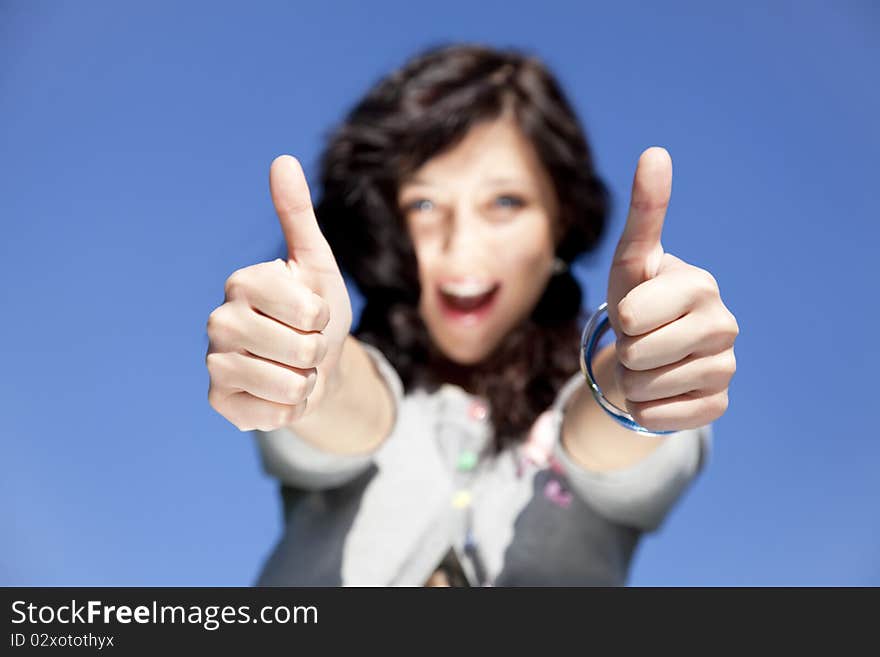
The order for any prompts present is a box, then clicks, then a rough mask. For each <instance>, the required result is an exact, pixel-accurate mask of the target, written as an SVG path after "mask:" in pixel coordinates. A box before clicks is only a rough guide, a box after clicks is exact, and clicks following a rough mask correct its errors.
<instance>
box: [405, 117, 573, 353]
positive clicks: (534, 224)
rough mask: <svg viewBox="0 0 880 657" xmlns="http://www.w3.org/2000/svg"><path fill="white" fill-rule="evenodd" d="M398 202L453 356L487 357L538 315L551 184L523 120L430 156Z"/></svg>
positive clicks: (549, 244)
mask: <svg viewBox="0 0 880 657" xmlns="http://www.w3.org/2000/svg"><path fill="white" fill-rule="evenodd" d="M398 202H399V205H400V208H401V211H402V212H403V213H404V216H405V217H406V222H407V227H408V230H409V234H410V237H411V239H412V241H413V244H414V246H415V251H416V257H417V259H418V265H419V280H420V283H421V290H422V292H421V298H420V300H419V311H420V313H421V316H422V318H423V320H424V322H425V324H426V326H427V329H428V332H429V333H430V335H431V338H432V339H433V341H434V343H435V344H436V345H437V346H438V347H439V348H440V350H441V351H442V352H443V353H444V354H445V355H446V356H447V357H448V358H449V359H450V360H453V361H455V362H457V363H460V364H474V363H478V362H480V361H481V360H483V359H484V358H485V357H486V356H488V355H489V354H490V353H491V352H492V351H493V350H494V349H495V347H497V346H498V344H499V343H500V342H501V340H502V339H503V338H504V336H505V335H507V333H508V332H509V331H510V330H511V329H513V328H514V327H515V326H516V325H517V324H518V323H519V322H521V321H522V320H523V319H525V318H526V317H527V316H528V315H529V314H530V313H531V311H532V309H533V308H534V306H535V304H536V303H537V301H538V299H539V298H540V297H541V294H542V293H543V291H544V288H545V287H546V285H547V282H548V280H549V278H550V276H551V275H552V267H553V259H554V251H555V242H556V239H555V235H554V232H555V228H554V226H555V225H556V214H557V201H556V195H555V192H554V189H553V183H552V181H551V180H550V178H549V176H548V174H547V172H546V171H545V170H544V168H543V166H542V165H541V163H540V161H539V159H538V156H537V153H535V151H534V147H533V146H532V145H531V143H530V142H529V141H528V140H527V139H526V138H525V137H524V136H523V135H522V133H521V132H520V131H519V129H518V128H517V127H516V124H515V123H513V122H512V121H511V120H510V119H507V118H502V119H498V120H495V121H492V122H484V123H481V124H479V125H477V126H475V127H473V128H472V129H471V131H470V132H469V133H468V134H467V135H466V136H465V138H464V140H463V141H461V142H460V143H458V144H457V145H456V146H455V147H454V148H452V149H450V150H448V151H445V152H443V153H441V154H439V155H437V156H436V157H434V158H432V159H430V160H428V161H427V162H425V163H424V164H423V165H422V166H421V167H420V168H419V169H418V170H417V171H415V172H414V173H413V175H412V176H410V177H409V178H408V179H407V180H405V181H404V182H403V184H402V185H401V187H400V190H399V193H398Z"/></svg>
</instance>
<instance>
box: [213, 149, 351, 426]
mask: <svg viewBox="0 0 880 657" xmlns="http://www.w3.org/2000/svg"><path fill="white" fill-rule="evenodd" d="M269 186H270V189H271V193H272V202H273V203H274V205H275V211H276V213H277V214H278V219H279V221H280V222H281V228H282V231H283V233H284V238H285V240H286V242H287V260H282V259H278V260H275V261H273V262H264V263H260V264H256V265H252V266H250V267H245V268H244V269H240V270H238V271H236V272H234V273H233V274H232V275H231V276H230V277H229V278H228V279H227V280H226V300H225V302H224V303H223V305H221V306H220V307H218V308H216V309H215V310H214V311H213V312H212V313H211V315H210V317H209V318H208V337H209V339H210V346H209V348H208V354H207V358H206V361H207V366H208V371H209V373H210V377H211V385H210V390H209V392H208V399H209V401H210V403H211V405H212V406H213V407H214V409H215V410H216V411H217V412H219V413H220V414H221V415H223V416H224V417H225V418H226V419H228V420H229V421H230V422H232V423H233V424H234V425H235V426H236V427H238V428H239V429H240V430H242V431H248V430H253V429H259V430H263V431H269V430H272V429H276V428H279V427H282V426H286V425H288V424H290V423H291V422H292V421H294V420H296V419H298V418H300V417H302V416H303V415H305V414H306V413H308V412H309V410H310V409H313V408H315V407H317V406H318V405H319V404H320V402H321V400H322V398H323V397H324V396H325V395H326V394H327V392H328V389H329V388H332V386H333V385H334V383H335V375H336V370H337V366H338V364H339V360H340V356H341V352H342V346H343V343H344V342H345V339H346V336H347V335H348V332H349V329H350V328H351V321H352V315H351V302H350V300H349V298H348V291H347V290H346V288H345V283H344V282H343V279H342V274H341V273H340V271H339V267H338V265H337V264H336V260H335V258H334V257H333V252H332V251H331V249H330V245H329V244H328V243H327V241H326V239H324V236H323V234H322V233H321V230H320V228H319V227H318V222H317V219H316V218H315V214H314V210H313V207H312V202H311V196H310V194H309V188H308V185H307V183H306V179H305V176H304V174H303V171H302V167H301V166H300V164H299V162H298V161H297V160H296V159H295V158H293V157H291V156H289V155H282V156H280V157H278V158H276V159H275V161H274V162H273V163H272V167H271V170H270V173H269Z"/></svg>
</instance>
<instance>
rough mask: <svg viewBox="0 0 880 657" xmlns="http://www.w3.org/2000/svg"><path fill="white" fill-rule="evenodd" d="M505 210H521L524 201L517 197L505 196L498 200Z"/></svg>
mask: <svg viewBox="0 0 880 657" xmlns="http://www.w3.org/2000/svg"><path fill="white" fill-rule="evenodd" d="M496 202H499V204H500V205H501V207H503V208H519V207H522V206H523V205H524V203H523V200H522V199H521V198H519V197H517V196H510V195H504V196H499V197H498V198H497V199H496Z"/></svg>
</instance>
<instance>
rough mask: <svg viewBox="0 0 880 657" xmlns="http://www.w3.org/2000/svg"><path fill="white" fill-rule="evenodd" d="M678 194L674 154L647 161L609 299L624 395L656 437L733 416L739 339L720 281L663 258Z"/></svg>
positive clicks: (657, 151)
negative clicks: (730, 391)
mask: <svg viewBox="0 0 880 657" xmlns="http://www.w3.org/2000/svg"><path fill="white" fill-rule="evenodd" d="M671 191H672V160H671V158H670V157H669V153H667V152H666V150H665V149H662V148H656V147H655V148H649V149H648V150H646V151H645V152H644V153H642V155H641V157H640V158H639V163H638V167H637V169H636V174H635V178H634V180H633V189H632V200H631V202H630V209H629V216H628V217H627V222H626V227H625V228H624V232H623V235H622V236H621V238H620V241H619V242H618V245H617V249H616V251H615V254H614V260H613V262H612V265H611V271H610V273H609V276H608V295H607V297H606V298H607V301H608V316H609V320H610V322H611V326H612V328H613V329H614V332H615V334H616V335H617V342H616V345H615V348H616V353H617V361H618V362H617V364H616V372H615V378H616V383H617V386H618V389H619V392H620V394H621V395H622V396H623V397H625V398H626V406H627V411H629V413H630V414H631V415H632V416H633V419H634V420H635V421H636V422H638V423H639V424H641V425H642V426H643V427H645V428H646V429H649V430H652V431H678V430H684V429H692V428H696V427H699V426H703V425H705V424H708V423H710V422H712V421H713V420H715V419H717V418H718V417H720V416H721V415H722V414H724V412H725V411H726V410H727V405H728V395H727V391H728V387H729V385H730V380H731V378H732V377H733V374H734V372H735V371H736V358H735V357H734V353H733V344H734V341H735V340H736V337H737V335H738V334H739V326H738V324H737V321H736V318H735V317H734V316H733V314H732V313H731V312H730V311H729V310H728V309H727V307H726V306H725V305H724V302H723V301H722V300H721V293H720V291H719V289H718V283H717V281H716V280H715V277H714V276H712V274H710V273H709V272H708V271H706V270H705V269H700V268H699V267H695V266H693V265H690V264H688V263H686V262H684V261H683V260H681V259H679V258H676V257H675V256H674V255H672V254H670V253H664V252H663V247H662V245H661V244H660V237H661V233H662V230H663V220H664V218H665V216H666V208H667V206H668V205H669V198H670V195H671Z"/></svg>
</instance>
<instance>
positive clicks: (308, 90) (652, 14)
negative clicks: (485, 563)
mask: <svg viewBox="0 0 880 657" xmlns="http://www.w3.org/2000/svg"><path fill="white" fill-rule="evenodd" d="M709 5H710V3H697V2H693V3H680V2H672V3H662V6H661V3H629V2H615V3H601V4H598V3H588V2H584V3H581V2H541V3H537V2H530V3H523V2H482V3H475V2H458V1H450V2H443V3H431V4H428V3H405V2H377V3H356V2H351V3H339V2H321V3H319V2H311V3H303V2H286V3H280V2H279V3H272V2H254V3H237V4H225V3H218V2H212V3H201V4H199V3H185V5H184V3H171V2H152V3H138V4H137V5H131V4H125V5H123V4H120V3H111V2H76V3H74V2H26V1H24V0H9V1H7V2H4V3H2V5H0V117H2V120H0V220H2V231H3V233H2V234H3V239H2V240H0V254H2V258H0V268H2V270H0V273H2V280H3V284H2V285H0V301H2V306H0V307H2V311H0V318H2V321H0V357H2V363H3V367H2V371H3V374H4V375H3V376H2V377H0V409H2V413H3V418H4V422H3V429H2V430H0V436H2V445H3V458H2V459H0V523H2V527H3V528H4V529H3V536H4V540H2V541H0V584H12V585H24V584H33V585H52V584H61V585H245V584H249V583H251V582H252V581H253V578H254V576H255V574H256V572H257V570H258V568H259V566H260V563H261V561H262V559H263V558H264V557H265V556H266V554H267V553H268V551H269V549H270V548H271V546H272V543H273V541H274V540H275V538H276V536H277V534H278V531H279V528H280V521H281V518H280V509H279V507H278V502H277V499H276V494H275V485H274V483H273V482H272V481H271V480H270V479H268V478H267V477H266V476H264V475H263V474H262V473H261V471H260V467H259V464H258V461H257V453H256V449H255V446H254V444H253V442H252V439H251V437H250V436H249V435H247V434H241V433H239V432H238V431H237V430H236V429H235V428H234V427H232V425H231V424H229V423H228V422H226V421H225V420H224V419H223V418H221V417H220V416H219V415H217V414H216V413H215V412H214V411H213V410H212V409H211V408H210V406H209V405H208V403H207V399H206V394H207V372H206V370H205V367H204V353H205V349H206V337H205V321H206V319H207V316H208V313H209V312H210V311H211V310H212V309H213V308H214V307H215V306H216V305H218V304H219V303H220V302H221V301H222V290H223V281H224V280H225V278H226V276H228V275H229V273H231V272H232V271H233V270H234V269H236V268H238V267H242V266H245V265H248V264H253V263H255V262H259V261H261V260H265V259H268V258H269V257H271V256H272V255H274V253H275V252H276V250H277V247H278V245H279V242H280V239H281V233H280V228H279V226H278V224H277V221H276V220H275V217H274V213H273V212H272V206H271V201H270V198H269V194H268V167H269V163H270V162H271V160H272V158H273V157H274V156H275V155H277V154H279V153H282V152H288V153H293V154H295V155H297V156H298V157H300V158H301V160H302V161H303V162H304V164H305V166H306V172H307V175H309V176H313V175H314V172H315V164H316V162H317V157H318V155H319V153H320V148H321V146H322V143H323V139H324V136H325V135H326V132H327V131H328V130H329V129H330V128H331V127H332V125H333V124H334V123H336V122H337V121H339V120H340V119H341V117H342V116H343V114H344V112H345V111H346V110H347V109H348V108H349V107H350V106H351V104H353V103H354V102H355V101H356V100H357V98H358V97H359V96H360V95H361V94H362V93H364V92H365V91H366V90H367V88H368V87H369V86H370V85H371V84H372V83H373V82H374V81H375V80H377V79H378V78H379V77H380V76H382V75H384V74H385V73H387V72H389V71H390V70H392V69H393V68H394V67H396V66H398V65H399V64H400V63H402V62H403V61H404V60H405V59H406V58H407V57H408V56H410V55H411V54H413V53H414V52H416V51H417V50H419V49H421V48H423V47H425V46H428V45H433V44H435V43H441V42H451V41H461V40H467V41H479V42H483V43H487V44H491V45H497V46H517V47H521V48H525V49H528V50H531V51H533V52H534V53H536V54H538V55H539V56H541V57H542V58H543V59H544V60H545V61H546V62H547V63H548V64H549V66H550V67H551V68H552V69H553V70H554V71H555V73H556V74H557V75H558V77H559V78H560V80H561V81H562V83H563V85H564V86H565V88H566V90H567V91H568V93H569V95H570V96H571V98H572V100H573V102H574V103H575V105H576V108H577V110H578V113H579V115H580V116H581V118H582V119H583V121H584V123H585V125H586V129H587V132H588V134H589V136H590V138H591V140H592V143H593V145H594V149H595V153H596V159H597V163H598V166H599V169H600V171H601V173H602V174H603V175H604V176H605V178H606V180H607V181H608V183H609V185H610V186H611V188H612V190H613V192H614V198H615V210H614V215H613V221H612V229H611V231H610V233H609V237H608V239H607V240H606V242H605V244H604V245H603V248H602V249H601V250H600V251H599V252H597V253H596V254H595V255H593V256H592V257H590V258H588V259H586V260H585V261H583V262H582V263H580V266H579V268H578V275H579V277H580V279H581V281H582V282H583V283H584V285H585V286H586V288H587V296H588V298H589V299H590V303H592V304H595V303H598V302H599V301H600V298H601V296H602V295H603V294H604V289H605V285H606V281H607V269H608V266H609V264H610V258H611V252H612V250H613V247H614V243H615V241H616V239H617V236H618V235H619V232H620V230H621V229H622V227H623V221H624V216H625V211H626V205H627V202H628V191H629V185H630V183H631V180H632V173H633V168H634V165H635V162H636V159H637V158H638V155H639V153H640V152H641V151H642V150H643V149H644V148H645V147H647V146H651V145H662V146H665V147H666V148H667V149H668V150H669V151H670V153H671V155H672V158H673V162H674V171H675V173H674V182H673V194H672V205H671V207H670V211H669V214H668V215H667V219H666V224H665V228H664V237H663V245H664V247H665V249H666V250H667V251H669V252H671V253H673V254H675V255H677V256H679V257H680V258H682V259H684V260H686V261H687V262H690V263H692V264H695V265H697V266H700V267H703V268H706V269H708V270H710V271H711V272H712V273H713V274H715V276H716V278H717V279H718V281H719V283H720V286H721V290H722V294H723V297H724V299H725V302H726V303H727V305H728V307H729V308H730V309H731V310H732V311H733V312H734V314H735V315H736V316H737V319H738V321H739V325H740V330H741V333H740V336H739V339H738V341H737V346H736V355H737V362H738V368H739V369H738V372H737V374H736V376H735V378H734V380H733V385H732V388H731V392H730V402H731V406H730V410H729V411H728V413H727V414H726V415H725V416H724V417H723V418H722V419H720V420H719V421H718V422H717V423H716V425H715V447H714V451H713V454H712V457H711V461H710V463H709V467H708V469H707V470H706V471H705V472H704V473H703V475H702V476H701V477H700V479H699V480H698V481H697V482H696V484H695V485H694V486H693V487H692V488H691V490H690V491H689V492H688V493H687V495H686V496H685V498H684V499H683V500H682V502H681V504H680V505H679V506H678V507H677V508H676V509H675V511H674V512H673V514H672V515H671V516H670V517H669V519H668V521H667V523H666V525H665V526H664V527H663V528H662V530H661V531H660V532H659V533H657V534H655V535H652V536H651V537H649V538H648V539H647V540H646V541H645V542H644V543H643V544H642V546H641V548H640V550H639V552H638V554H637V557H636V561H635V563H634V567H633V572H632V578H631V583H632V584H634V585H655V584H672V585H679V584H680V585H704V584H719V585H761V584H773V585H777V584H786V585H808V584H810V585H836V584H874V585H878V584H880V512H878V506H880V483H878V482H880V477H878V474H877V470H878V465H880V439H878V436H877V431H876V429H875V428H874V427H875V426H876V421H875V419H874V417H873V413H874V410H875V409H876V406H875V404H876V401H875V397H876V383H877V374H878V367H880V347H878V340H877V337H876V333H875V331H876V329H877V326H878V320H880V304H878V301H877V299H878V295H877V283H878V278H880V277H878V275H877V273H876V272H875V269H874V268H875V266H876V265H877V261H878V249H877V243H878V241H880V228H878V221H877V218H878V217H877V207H878V200H880V199H878V184H877V177H878V173H880V169H878V166H877V153H878V152H880V126H878V117H880V86H878V85H877V84H876V74H877V70H878V64H880V38H878V37H880V11H878V9H877V7H876V5H875V4H874V3H870V2H836V3H830V2H826V3H818V2H773V3H757V2H754V3H751V2H747V3H739V2H737V3H711V6H709ZM318 191H319V190H318V189H317V188H316V187H313V193H318Z"/></svg>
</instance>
